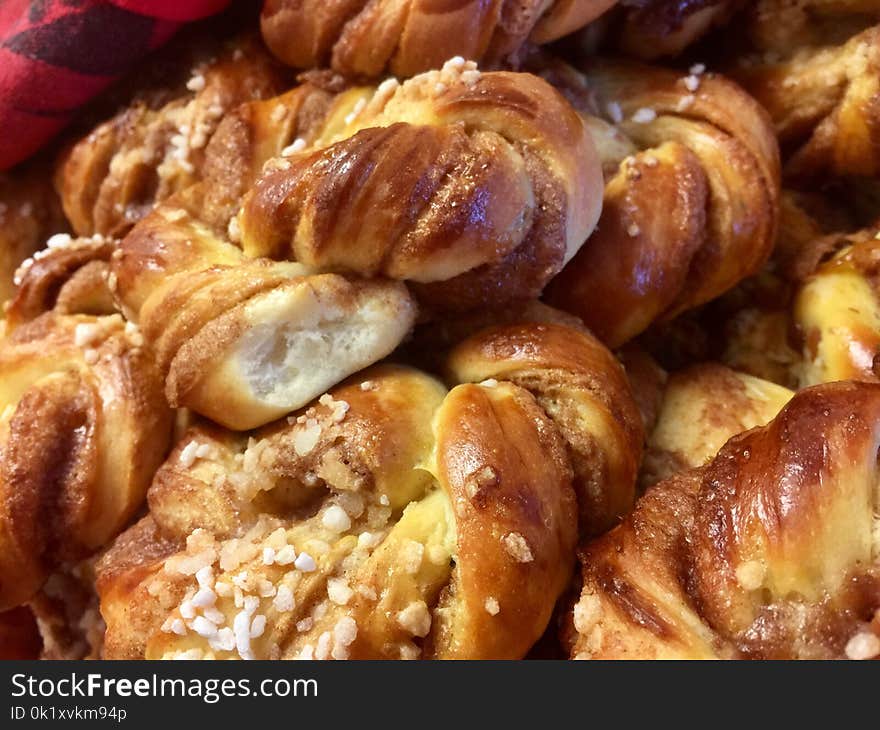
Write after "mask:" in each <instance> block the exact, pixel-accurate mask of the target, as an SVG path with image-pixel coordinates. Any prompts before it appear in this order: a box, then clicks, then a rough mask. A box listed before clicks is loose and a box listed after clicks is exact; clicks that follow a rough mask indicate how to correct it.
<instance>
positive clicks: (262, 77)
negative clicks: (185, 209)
mask: <svg viewBox="0 0 880 730" xmlns="http://www.w3.org/2000/svg"><path fill="white" fill-rule="evenodd" d="M280 82H281V78H280V76H279V74H278V72H277V70H276V69H275V68H274V67H273V64H272V62H271V60H270V59H269V57H268V55H267V54H266V53H265V51H263V50H262V49H261V47H260V45H259V44H258V43H256V42H253V41H248V40H244V41H240V42H237V43H236V44H235V46H234V47H233V48H228V49H226V50H224V52H223V54H222V55H221V57H220V58H219V59H215V60H211V61H207V62H204V63H202V64H200V65H199V66H197V67H196V68H195V69H194V75H193V77H192V79H191V80H190V82H189V83H188V89H183V90H181V92H180V94H179V95H178V96H176V97H175V98H173V99H172V100H171V101H169V102H168V103H167V104H165V105H164V106H162V107H161V108H158V109H154V108H151V106H150V104H149V103H148V102H147V101H140V100H137V101H135V102H133V103H132V104H131V105H130V106H129V107H127V108H125V109H123V110H122V111H121V112H120V113H119V114H117V115H116V116H115V117H113V118H111V119H109V120H108V121H106V122H104V123H102V124H100V125H99V126H98V127H97V128H96V129H94V130H93V131H92V132H91V133H90V134H89V135H87V136H86V137H85V138H83V139H82V140H80V141H79V142H77V143H76V144H74V145H73V146H72V147H71V148H70V149H69V150H68V151H67V152H66V153H65V154H64V155H63V156H62V158H61V160H60V162H59V165H58V168H57V170H56V176H55V184H56V187H57V189H58V191H59V194H60V195H61V200H62V204H63V206H64V212H65V214H66V215H67V218H68V220H69V221H70V225H71V226H72V227H73V229H74V231H75V232H76V233H77V234H79V235H81V236H91V235H93V234H95V233H100V234H103V235H113V236H121V235H124V234H125V232H126V231H127V230H128V229H129V228H131V226H132V225H133V224H134V223H136V222H137V221H138V220H140V219H141V218H142V217H143V216H144V215H145V214H146V213H148V212H149V211H150V210H151V209H152V207H153V206H154V205H155V204H156V203H157V202H160V201H162V200H164V199H165V198H167V197H169V196H170V195H172V194H174V193H175V192H177V191H179V190H183V189H184V188H186V187H189V186H190V185H192V184H193V183H194V182H196V181H198V180H199V179H201V175H202V167H203V166H204V163H205V154H206V145H207V144H208V143H209V141H210V140H211V138H212V136H213V134H214V132H215V131H216V129H217V126H218V125H219V123H220V121H221V119H222V118H223V117H224V115H225V114H226V113H227V112H229V111H230V110H231V109H233V108H235V107H237V106H238V105H239V104H241V103H242V102H245V101H249V100H251V99H254V98H260V97H266V96H270V95H271V94H274V93H277V92H278V90H279V88H280Z"/></svg>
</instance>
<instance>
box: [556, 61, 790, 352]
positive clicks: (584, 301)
mask: <svg viewBox="0 0 880 730" xmlns="http://www.w3.org/2000/svg"><path fill="white" fill-rule="evenodd" d="M583 73H584V76H585V80H586V84H587V86H588V88H589V89H590V90H591V91H592V93H593V94H594V97H595V99H594V111H595V112H596V113H598V114H600V115H601V116H602V117H603V118H602V119H597V118H592V119H590V120H589V124H590V127H591V130H592V131H593V136H594V139H595V141H596V144H597V147H598V148H599V154H600V157H601V158H602V162H603V165H604V167H605V169H606V170H607V171H608V179H607V182H606V185H605V197H604V207H603V212H602V217H601V219H600V222H599V225H598V227H597V230H596V232H595V233H594V234H593V236H592V237H590V239H589V240H588V241H587V242H586V244H585V245H584V246H583V247H582V248H581V249H580V251H579V252H578V254H577V255H576V256H575V257H574V259H573V260H572V261H571V263H569V265H568V266H567V267H566V268H565V270H564V271H563V272H562V273H561V274H560V275H559V276H557V277H556V278H555V279H554V280H553V282H552V283H551V285H550V286H549V288H548V291H547V295H546V299H547V301H548V302H549V303H551V304H553V305H554V306H557V307H560V308H561V309H565V310H567V311H569V312H572V313H574V314H576V315H577V316H578V317H580V318H581V319H582V320H583V321H584V322H585V323H586V324H587V326H589V327H590V328H591V329H592V330H593V331H594V332H596V333H597V334H598V335H599V336H600V338H601V339H602V340H603V341H604V342H606V343H608V344H609V345H611V346H612V347H617V346H619V345H621V344H622V343H624V342H626V341H627V340H629V339H630V338H632V337H634V336H636V335H638V334H640V333H641V332H643V331H644V330H645V329H646V328H647V327H648V326H649V325H650V324H651V323H652V322H654V321H655V320H657V319H670V318H672V317H674V316H676V315H677V314H680V313H681V312H683V311H685V310H687V309H690V308H693V307H696V306H698V305H701V304H704V303H706V302H707V301H709V300H710V299H714V298H715V297H717V296H719V295H720V294H722V293H724V292H725V291H727V290H728V289H730V288H731V287H733V286H734V285H735V284H737V283H738V282H739V281H740V280H741V279H743V278H745V277H746V276H748V275H750V274H754V273H755V272H756V271H758V269H759V268H760V267H761V266H762V265H763V264H764V262H765V261H766V260H767V258H768V256H769V255H770V252H771V250H772V247H773V243H774V240H775V237H776V229H777V220H778V215H779V158H778V151H777V146H776V140H775V139H774V137H773V132H772V128H771V127H770V125H769V122H768V120H767V119H766V115H765V113H764V112H763V110H762V109H761V108H760V107H759V106H758V105H757V104H756V103H755V102H754V101H753V100H752V99H751V98H749V96H748V95H746V94H745V93H743V92H742V90H741V89H739V88H738V87H737V86H736V85H735V84H733V83H731V82H730V81H728V80H726V79H724V78H722V77H719V76H716V75H715V74H704V73H700V74H697V73H691V74H685V75H680V74H676V73H675V72H673V71H667V70H662V69H658V68H654V67H647V66H639V65H635V64H630V63H623V62H610V61H596V62H593V63H590V64H588V65H587V66H585V68H584V69H583ZM609 124H613V125H614V126H613V127H612V126H609Z"/></svg>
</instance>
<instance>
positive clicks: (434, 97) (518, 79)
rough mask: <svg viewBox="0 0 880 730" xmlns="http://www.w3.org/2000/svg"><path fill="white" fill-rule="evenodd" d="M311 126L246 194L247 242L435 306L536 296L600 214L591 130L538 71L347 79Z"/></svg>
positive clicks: (447, 67) (451, 308) (452, 69)
mask: <svg viewBox="0 0 880 730" xmlns="http://www.w3.org/2000/svg"><path fill="white" fill-rule="evenodd" d="M313 134H314V135H315V136H314V137H311V138H304V139H303V140H302V142H301V143H300V144H299V145H294V146H296V147H299V149H298V150H296V151H293V150H292V151H291V152H292V154H291V155H290V156H288V157H285V158H283V159H282V160H280V161H279V162H278V163H270V169H269V170H267V172H266V173H265V174H264V175H263V176H262V177H261V178H260V179H259V180H258V181H257V183H256V184H255V185H254V187H253V188H252V189H251V191H250V192H249V193H248V194H247V196H246V197H245V200H244V203H243V206H242V211H241V213H240V215H239V216H238V219H237V220H238V229H239V231H240V234H241V245H242V248H243V250H244V252H245V253H246V254H247V255H249V256H270V257H274V258H281V257H283V258H292V259H295V260H296V261H299V262H300V263H302V264H304V265H306V266H308V267H311V268H313V269H318V270H324V271H326V270H332V271H350V272H352V273H357V274H360V275H365V276H376V275H383V276H386V277H388V278H391V279H397V280H403V281H407V282H409V283H410V288H411V290H412V291H413V292H414V294H415V295H416V297H417V298H418V299H419V301H420V303H421V304H422V309H423V313H431V312H444V313H449V312H454V313H460V312H466V311H468V310H474V309H478V308H484V307H494V308H503V307H505V306H507V305H508V304H509V303H510V302H511V301H513V300H517V299H519V300H523V301H527V300H529V299H534V298H536V297H537V296H538V295H539V294H540V292H541V291H542V290H543V288H544V286H545V285H546V284H547V282H548V281H549V280H550V279H551V278H552V277H553V276H554V275H555V274H556V273H558V272H559V270H560V269H561V268H562V266H563V265H564V264H565V263H566V262H567V261H568V260H569V259H570V258H571V257H572V256H573V255H574V253H575V252H576V251H577V249H578V248H579V247H580V246H581V244H582V243H583V241H584V239H585V238H586V237H587V236H588V235H589V233H590V232H591V231H592V230H593V227H594V226H595V224H596V220H597V218H598V216H599V209H600V207H601V177H600V169H599V165H598V161H597V159H596V153H595V149H594V146H593V144H592V143H591V141H590V138H589V135H588V134H587V131H586V129H585V127H584V125H583V123H582V121H581V119H580V118H579V117H578V115H577V114H576V113H575V111H574V109H572V108H571V106H570V105H569V104H568V103H567V102H566V101H565V99H563V98H562V97H561V96H560V95H559V94H558V93H557V92H556V91H554V90H553V89H552V88H551V87H550V86H549V85H548V84H547V83H546V82H544V81H542V80H541V79H539V78H537V77H535V76H532V75H530V74H514V73H508V72H488V73H480V72H479V71H478V70H477V69H476V66H475V64H473V63H472V62H465V61H463V60H461V59H452V60H451V61H449V62H448V63H446V64H444V66H443V68H442V69H440V70H439V71H430V72H426V73H424V74H421V75H419V76H417V77H415V78H413V79H410V80H408V81H405V82H404V83H402V84H398V83H397V82H396V81H394V80H393V79H392V80H387V81H385V82H383V83H382V84H381V85H380V86H379V87H378V88H375V89H374V88H370V87H368V88H355V89H352V90H350V91H348V92H343V93H342V94H341V95H339V96H338V97H337V98H336V99H335V100H334V103H333V105H332V106H331V107H330V109H329V110H328V112H327V115H326V118H325V120H324V122H323V124H322V125H321V126H320V127H319V128H317V129H315V130H314V132H313ZM272 168H274V169H272Z"/></svg>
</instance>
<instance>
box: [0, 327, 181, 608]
mask: <svg viewBox="0 0 880 730" xmlns="http://www.w3.org/2000/svg"><path fill="white" fill-rule="evenodd" d="M138 338H139V335H138V334H137V332H136V331H132V329H131V327H128V328H126V326H124V324H123V321H122V319H121V318H120V317H119V316H118V315H117V316H115V317H90V316H84V315H77V316H65V315H60V314H55V313H47V314H45V315H42V316H41V317H38V318H37V319H35V320H34V321H32V322H29V323H27V324H24V325H22V326H20V327H18V328H16V329H15V330H14V331H13V332H12V334H11V335H9V336H7V337H6V338H5V339H4V340H2V342H0V406H2V407H0V414H2V415H0V454H2V458H0V495H2V499H0V548H2V549H0V608H2V609H6V608H9V607H12V606H16V605H18V604H20V603H22V602H24V601H27V600H28V599H29V598H30V597H31V596H33V594H34V593H35V592H36V591H37V590H38V589H39V588H40V586H41V585H42V583H43V582H44V581H45V579H46V577H47V576H48V574H49V572H50V571H51V570H52V569H53V568H54V567H55V566H56V565H57V564H58V563H59V562H60V561H69V560H75V559H78V558H80V557H83V556H84V555H89V554H91V553H93V552H95V550H97V549H98V548H100V547H101V546H102V545H104V544H105V543H106V542H108V541H109V540H110V539H111V538H113V537H115V536H116V534H117V533H118V532H119V531H120V530H121V529H122V528H123V527H124V526H125V524H126V522H127V521H128V520H129V519H130V518H131V516H132V515H133V513H134V511H135V510H136V509H137V507H138V506H139V505H140V503H141V500H142V499H143V496H144V494H145V492H146V489H147V487H148V486H149V482H150V479H151V478H152V475H153V472H154V471H155V469H156V468H157V467H158V465H159V464H160V463H161V461H162V459H163V458H164V456H165V449H166V446H167V441H168V436H169V432H170V425H171V418H170V412H169V411H168V408H167V406H166V405H165V402H164V399H163V397H162V392H161V383H160V381H159V378H158V375H157V374H156V372H155V369H154V366H153V364H152V359H151V358H150V357H149V356H148V354H147V353H146V352H145V351H144V350H143V348H142V346H141V345H142V342H140V344H139V339H138Z"/></svg>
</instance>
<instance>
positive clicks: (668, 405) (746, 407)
mask: <svg viewBox="0 0 880 730" xmlns="http://www.w3.org/2000/svg"><path fill="white" fill-rule="evenodd" d="M793 395H794V393H793V392H792V391H790V390H788V389H787V388H783V387H782V386H779V385H777V384H776V383H772V382H769V381H766V380H762V379H761V378H756V377H754V376H752V375H748V374H747V373H741V372H737V371H735V370H731V369H730V368H728V367H725V366H723V365H721V364H719V363H701V364H699V365H693V366H691V367H688V368H685V369H683V370H678V371H676V372H674V373H672V374H670V376H669V378H668V380H667V382H666V387H665V390H664V392H663V400H662V402H661V406H660V409H659V412H658V416H657V422H656V424H655V426H654V428H653V429H652V430H651V432H650V435H649V437H648V442H647V446H646V449H645V458H644V460H643V462H642V466H641V471H640V474H639V482H640V484H641V485H642V486H643V487H647V486H650V485H652V484H654V483H656V482H659V481H661V480H663V479H666V478H667V477H670V476H672V475H673V474H676V473H678V472H682V471H686V470H688V469H692V468H695V467H699V466H704V465H705V464H708V463H709V462H710V461H711V460H712V459H713V458H714V457H715V455H716V454H717V453H718V451H719V450H720V449H721V447H722V446H724V444H725V443H727V441H728V440H729V439H730V438H731V437H733V436H736V435H737V434H738V433H743V432H744V431H748V430H750V429H752V428H755V427H756V426H763V425H765V424H767V423H768V422H769V421H771V420H772V419H773V418H774V417H775V416H776V414H777V413H779V411H780V410H781V409H782V407H783V406H784V405H785V404H786V403H788V401H789V400H791V397H792V396H793Z"/></svg>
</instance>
